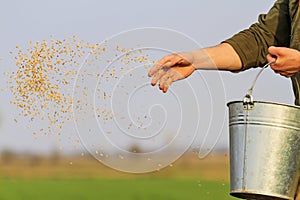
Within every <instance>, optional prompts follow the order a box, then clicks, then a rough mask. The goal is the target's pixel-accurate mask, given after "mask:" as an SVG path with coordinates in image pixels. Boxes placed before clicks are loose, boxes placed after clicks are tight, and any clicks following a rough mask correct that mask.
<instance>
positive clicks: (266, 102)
mask: <svg viewBox="0 0 300 200" xmlns="http://www.w3.org/2000/svg"><path fill="white" fill-rule="evenodd" d="M235 103H241V104H243V101H230V102H228V103H227V104H226V105H227V107H229V105H231V104H235ZM253 103H254V104H255V103H259V104H272V105H279V106H285V107H291V108H295V109H300V106H298V105H290V104H284V103H278V102H268V101H253Z"/></svg>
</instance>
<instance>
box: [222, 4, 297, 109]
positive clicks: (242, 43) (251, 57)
mask: <svg viewBox="0 0 300 200" xmlns="http://www.w3.org/2000/svg"><path fill="white" fill-rule="evenodd" d="M225 42H227V43H229V44H230V45H231V46H233V48H234V49H235V51H236V52H237V53H238V54H239V56H240V58H241V61H242V63H243V68H242V70H246V69H249V68H252V67H256V66H262V65H264V64H265V63H266V62H267V60H266V56H267V54H268V47H270V46H281V47H290V48H294V49H297V50H300V2H299V0H277V1H276V2H275V4H274V6H273V7H272V8H271V9H270V11H269V12H268V13H267V14H263V15H260V16H259V19H258V22H257V23H255V24H253V25H252V26H250V28H249V29H247V30H244V31H241V32H240V33H238V34H236V35H234V36H233V37H232V38H230V39H228V40H226V41H225ZM291 79H292V83H293V90H294V94H295V104H297V105H300V97H299V95H300V73H298V74H296V75H294V76H293V77H292V78H291Z"/></svg>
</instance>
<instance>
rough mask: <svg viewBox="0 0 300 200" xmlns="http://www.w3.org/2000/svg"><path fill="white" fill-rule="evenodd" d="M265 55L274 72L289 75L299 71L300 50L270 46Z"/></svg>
mask: <svg viewBox="0 0 300 200" xmlns="http://www.w3.org/2000/svg"><path fill="white" fill-rule="evenodd" d="M268 52H269V54H268V55H267V60H268V62H274V61H276V62H274V63H273V64H271V65H270V66H271V68H272V69H273V70H274V72H275V73H279V74H280V75H282V76H285V77H287V78H288V77H291V76H293V75H295V74H296V73H298V72H299V71H300V51H298V50H296V49H291V48H286V47H270V48H269V49H268Z"/></svg>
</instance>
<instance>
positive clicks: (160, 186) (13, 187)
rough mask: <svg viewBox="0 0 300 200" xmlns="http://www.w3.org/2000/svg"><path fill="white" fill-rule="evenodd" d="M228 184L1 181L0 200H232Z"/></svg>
mask: <svg viewBox="0 0 300 200" xmlns="http://www.w3.org/2000/svg"><path fill="white" fill-rule="evenodd" d="M228 191H229V185H228V183H222V182H217V181H199V180H198V181H197V180H189V179H169V178H165V179H149V178H139V179H56V180H54V179H44V180H26V179H2V180H0V199H1V200H11V199H15V200H19V199H20V200H22V199H24V200H31V199H32V200H38V199H43V200H53V199H57V200H58V199H64V200H68V199H72V200H77V199H84V200H85V199H86V200H89V199H101V200H117V199H118V200H119V199H122V200H150V199H151V200H154V199H155V200H192V199H197V200H198V199H199V200H200V199H201V200H216V199H224V200H226V199H228V200H230V199H233V198H232V197H230V196H229V194H228Z"/></svg>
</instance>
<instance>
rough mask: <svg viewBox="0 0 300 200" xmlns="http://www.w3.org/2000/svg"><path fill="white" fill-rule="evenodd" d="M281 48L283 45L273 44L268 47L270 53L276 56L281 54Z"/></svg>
mask: <svg viewBox="0 0 300 200" xmlns="http://www.w3.org/2000/svg"><path fill="white" fill-rule="evenodd" d="M281 50H282V47H274V46H271V47H269V49H268V53H269V54H271V55H273V56H274V57H278V56H280V55H281Z"/></svg>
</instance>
